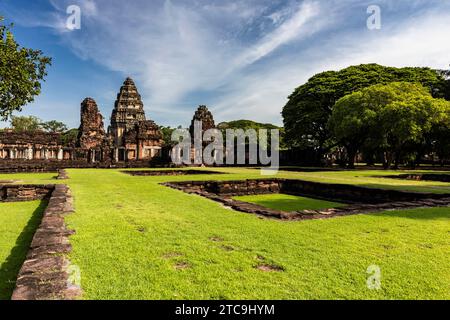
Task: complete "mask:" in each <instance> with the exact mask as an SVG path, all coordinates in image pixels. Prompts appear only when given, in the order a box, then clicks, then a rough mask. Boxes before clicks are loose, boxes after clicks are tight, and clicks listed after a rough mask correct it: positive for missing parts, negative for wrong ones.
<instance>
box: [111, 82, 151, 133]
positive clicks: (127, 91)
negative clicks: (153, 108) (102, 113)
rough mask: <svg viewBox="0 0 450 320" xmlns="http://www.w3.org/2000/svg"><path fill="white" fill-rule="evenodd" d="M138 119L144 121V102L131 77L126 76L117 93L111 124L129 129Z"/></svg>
mask: <svg viewBox="0 0 450 320" xmlns="http://www.w3.org/2000/svg"><path fill="white" fill-rule="evenodd" d="M140 121H145V112H144V104H143V103H142V99H141V95H140V94H139V92H138V90H137V88H136V85H135V84H134V81H133V79H131V78H127V79H126V80H125V82H124V83H123V85H122V87H121V88H120V91H119V94H118V95H117V100H116V102H115V105H114V110H113V113H112V116H111V126H112V127H113V128H114V127H117V126H126V127H127V129H131V128H132V127H134V125H135V124H136V123H138V122H140Z"/></svg>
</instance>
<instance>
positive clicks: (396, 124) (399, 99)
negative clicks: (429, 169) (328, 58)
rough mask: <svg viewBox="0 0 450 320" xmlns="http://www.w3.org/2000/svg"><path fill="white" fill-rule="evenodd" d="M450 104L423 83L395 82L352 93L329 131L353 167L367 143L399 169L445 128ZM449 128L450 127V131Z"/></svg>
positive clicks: (341, 104) (334, 115) (336, 108)
mask: <svg viewBox="0 0 450 320" xmlns="http://www.w3.org/2000/svg"><path fill="white" fill-rule="evenodd" d="M449 114H450V102H448V101H446V100H444V99H436V98H433V97H432V95H431V94H430V93H429V91H428V90H427V89H426V88H424V87H423V86H422V85H420V84H414V83H407V82H393V83H390V84H388V85H374V86H371V87H368V88H365V89H363V90H360V91H357V92H354V93H351V94H349V95H347V96H345V97H343V98H341V99H340V100H338V102H337V103H336V104H335V106H334V108H333V113H332V116H331V118H330V121H329V128H330V131H331V133H332V134H333V136H334V137H335V139H336V141H338V143H339V144H340V145H342V146H344V147H345V148H346V150H347V154H348V158H347V162H348V165H349V166H350V167H353V164H354V159H355V155H356V153H357V152H358V151H359V150H360V149H361V147H362V146H363V145H364V144H368V143H370V144H375V145H376V147H378V148H382V149H384V151H385V152H386V155H387V159H386V160H387V162H391V161H394V164H395V167H398V165H399V164H400V162H401V160H402V159H403V158H404V157H407V156H410V155H414V154H415V153H417V152H418V150H420V149H421V145H423V144H425V143H426V140H427V136H428V135H430V133H431V132H432V130H433V128H436V127H441V128H443V127H445V124H446V123H447V122H446V121H448V116H449ZM448 129H449V128H447V130H448Z"/></svg>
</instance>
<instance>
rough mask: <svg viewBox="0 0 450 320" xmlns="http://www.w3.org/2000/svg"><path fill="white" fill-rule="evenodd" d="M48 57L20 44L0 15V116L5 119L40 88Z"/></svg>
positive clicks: (28, 100) (38, 91)
mask: <svg viewBox="0 0 450 320" xmlns="http://www.w3.org/2000/svg"><path fill="white" fill-rule="evenodd" d="M50 64H51V58H49V57H46V56H44V55H43V53H42V51H40V50H33V49H28V48H23V47H20V46H19V44H18V43H17V42H16V41H15V39H14V37H13V34H12V33H11V28H10V26H7V25H4V23H3V18H2V17H0V117H1V118H2V119H3V120H6V119H8V118H9V117H10V116H11V114H12V112H13V111H21V110H22V107H23V106H24V105H26V104H28V103H30V102H33V101H34V97H35V96H37V95H39V94H40V92H41V81H43V80H44V77H45V76H46V75H47V72H46V69H47V66H48V65H50Z"/></svg>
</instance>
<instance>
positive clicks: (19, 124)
mask: <svg viewBox="0 0 450 320" xmlns="http://www.w3.org/2000/svg"><path fill="white" fill-rule="evenodd" d="M10 123H11V127H12V129H13V130H14V131H15V132H35V131H38V130H41V129H42V127H41V124H42V121H41V119H39V118H37V117H35V116H12V117H11V121H10Z"/></svg>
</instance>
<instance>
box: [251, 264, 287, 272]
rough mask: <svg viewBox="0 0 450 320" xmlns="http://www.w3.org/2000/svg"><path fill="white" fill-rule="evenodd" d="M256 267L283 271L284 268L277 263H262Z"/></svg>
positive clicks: (268, 270)
mask: <svg viewBox="0 0 450 320" xmlns="http://www.w3.org/2000/svg"><path fill="white" fill-rule="evenodd" d="M256 269H258V270H260V271H264V272H283V271H284V268H283V267H282V266H279V265H276V264H260V265H257V266H256Z"/></svg>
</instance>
